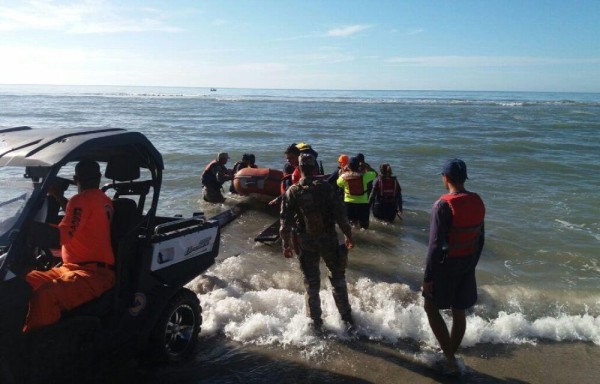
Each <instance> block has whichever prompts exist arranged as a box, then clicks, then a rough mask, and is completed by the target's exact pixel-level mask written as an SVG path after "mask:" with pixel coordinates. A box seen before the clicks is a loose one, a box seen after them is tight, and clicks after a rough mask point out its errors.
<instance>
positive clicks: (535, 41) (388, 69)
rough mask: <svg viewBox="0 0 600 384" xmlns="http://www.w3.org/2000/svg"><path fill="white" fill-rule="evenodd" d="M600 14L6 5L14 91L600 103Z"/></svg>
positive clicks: (255, 1)
mask: <svg viewBox="0 0 600 384" xmlns="http://www.w3.org/2000/svg"><path fill="white" fill-rule="evenodd" d="M599 41H600V1H599V0H589V1H578V0H570V1H566V0H564V1H544V0H538V1H533V0H531V1H529V0H505V1H495V0H481V1H459V0H457V1H442V0H439V1H425V0H421V1H419V0H414V1H401V0H390V1H376V0H371V1H342V0H319V1H316V0H315V1H311V0H298V1H291V0H272V1H266V0H263V1H259V0H246V1H245V0H238V1H232V0H213V1H200V0H196V1H191V0H190V1H179V0H170V1H152V0H150V1H149V0H145V1H116V0H114V1H109V0H106V1H77V2H73V1H51V0H36V1H11V0H1V1H0V84H82V85H84V84H85V85H144V86H190V87H217V88H225V87H227V88H230V87H233V88H288V89H289V88H301V89H396V90H500V91H577V92H600V42H599Z"/></svg>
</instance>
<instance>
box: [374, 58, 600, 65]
mask: <svg viewBox="0 0 600 384" xmlns="http://www.w3.org/2000/svg"><path fill="white" fill-rule="evenodd" d="M386 62H387V63H390V64H396V65H400V66H406V67H409V66H419V67H506V66H522V65H554V64H597V63H600V59H594V58H592V59H561V58H548V57H522V56H421V57H393V58H390V59H387V60H386Z"/></svg>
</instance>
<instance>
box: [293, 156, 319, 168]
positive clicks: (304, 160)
mask: <svg viewBox="0 0 600 384" xmlns="http://www.w3.org/2000/svg"><path fill="white" fill-rule="evenodd" d="M298 164H300V166H308V167H316V166H317V160H316V159H315V157H314V156H313V155H312V154H310V153H302V154H301V155H300V156H298Z"/></svg>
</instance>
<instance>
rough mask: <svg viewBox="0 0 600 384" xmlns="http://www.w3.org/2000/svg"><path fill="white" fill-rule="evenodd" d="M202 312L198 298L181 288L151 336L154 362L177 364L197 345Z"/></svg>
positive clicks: (150, 349) (161, 316)
mask: <svg viewBox="0 0 600 384" xmlns="http://www.w3.org/2000/svg"><path fill="white" fill-rule="evenodd" d="M201 325H202V308H201V307H200V300H198V297H197V296H196V294H195V293H194V292H192V291H190V290H189V289H186V288H182V289H181V290H179V292H177V293H176V294H175V296H173V298H172V299H171V301H170V302H169V304H167V306H166V307H165V309H164V311H163V313H162V314H161V315H160V317H159V319H158V321H157V323H156V325H155V326H154V329H153V330H152V332H151V334H150V345H149V351H148V352H149V357H150V359H151V360H152V361H155V362H163V363H169V362H177V361H181V360H183V359H185V358H186V357H188V356H189V355H190V354H191V353H192V352H193V351H194V348H195V346H196V344H197V343H198V334H199V333H200V326H201Z"/></svg>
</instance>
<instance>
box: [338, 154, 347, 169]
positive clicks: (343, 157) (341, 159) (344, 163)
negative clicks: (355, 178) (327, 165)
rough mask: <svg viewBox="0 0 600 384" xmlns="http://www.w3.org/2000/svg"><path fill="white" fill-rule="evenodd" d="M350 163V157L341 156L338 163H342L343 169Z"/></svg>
mask: <svg viewBox="0 0 600 384" xmlns="http://www.w3.org/2000/svg"><path fill="white" fill-rule="evenodd" d="M349 161H350V158H349V157H348V155H343V154H342V155H340V157H339V158H338V163H340V164H341V165H342V166H343V167H345V166H346V165H348V162H349Z"/></svg>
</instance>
